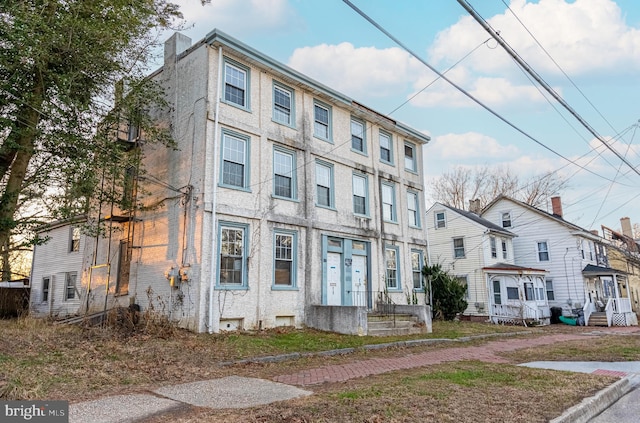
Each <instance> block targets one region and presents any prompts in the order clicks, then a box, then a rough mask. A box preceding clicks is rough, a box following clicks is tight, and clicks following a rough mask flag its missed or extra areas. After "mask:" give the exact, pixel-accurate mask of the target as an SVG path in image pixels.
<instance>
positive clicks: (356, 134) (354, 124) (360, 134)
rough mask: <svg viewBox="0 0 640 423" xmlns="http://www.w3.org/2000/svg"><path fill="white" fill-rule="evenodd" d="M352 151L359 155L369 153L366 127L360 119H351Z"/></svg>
mask: <svg viewBox="0 0 640 423" xmlns="http://www.w3.org/2000/svg"><path fill="white" fill-rule="evenodd" d="M351 149H352V150H355V151H357V152H359V153H363V154H366V153H367V140H366V138H365V125H364V122H363V121H362V120H360V119H356V118H351Z"/></svg>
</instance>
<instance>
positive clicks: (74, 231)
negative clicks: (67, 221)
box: [69, 226, 80, 253]
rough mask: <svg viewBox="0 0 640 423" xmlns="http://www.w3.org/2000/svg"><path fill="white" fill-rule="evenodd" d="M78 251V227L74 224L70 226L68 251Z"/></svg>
mask: <svg viewBox="0 0 640 423" xmlns="http://www.w3.org/2000/svg"><path fill="white" fill-rule="evenodd" d="M78 251H80V228H79V227H77V226H74V227H72V228H71V239H70V242H69V252H72V253H73V252H78Z"/></svg>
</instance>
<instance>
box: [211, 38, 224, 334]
mask: <svg viewBox="0 0 640 423" xmlns="http://www.w3.org/2000/svg"><path fill="white" fill-rule="evenodd" d="M222 64H223V61H222V46H219V47H218V86H217V88H216V110H215V117H214V119H215V120H214V126H213V152H212V153H213V175H211V178H212V181H213V193H212V195H211V263H210V266H209V333H218V332H220V320H219V319H214V318H213V309H214V307H213V300H214V295H213V291H214V288H215V286H216V243H217V235H218V229H217V219H216V208H217V194H218V158H217V155H218V132H219V131H218V129H219V125H220V122H219V115H220V93H221V92H222ZM214 325H215V327H214Z"/></svg>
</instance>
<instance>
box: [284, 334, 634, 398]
mask: <svg viewBox="0 0 640 423" xmlns="http://www.w3.org/2000/svg"><path fill="white" fill-rule="evenodd" d="M637 331H638V327H620V328H607V329H604V330H594V331H593V332H581V333H579V334H578V333H576V334H555V335H546V336H537V337H532V338H501V339H500V340H496V341H490V342H487V343H486V344H484V345H480V346H469V347H459V346H456V347H453V348H441V349H438V350H435V351H426V352H422V353H416V354H408V355H403V356H400V357H393V358H374V359H370V360H360V361H355V362H353V363H348V364H337V365H331V366H323V367H317V368H315V369H307V370H303V371H300V372H298V373H293V374H287V375H280V376H276V377H275V378H273V380H274V381H276V382H280V383H286V384H289V385H298V386H306V385H317V384H321V383H325V382H329V383H331V382H344V381H346V380H349V379H355V378H360V377H365V376H370V375H377V374H381V373H386V372H391V371H394V370H404V369H411V368H415V367H422V366H429V365H432V364H440V363H446V362H451V361H462V360H480V361H484V362H488V363H505V362H507V360H505V359H504V358H502V357H500V356H498V355H497V353H501V352H509V351H515V350H519V349H523V348H529V347H537V346H542V345H549V344H555V343H558V342H564V341H572V340H576V339H584V338H585V336H600V335H604V334H624V333H631V332H637Z"/></svg>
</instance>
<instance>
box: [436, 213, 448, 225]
mask: <svg viewBox="0 0 640 423" xmlns="http://www.w3.org/2000/svg"><path fill="white" fill-rule="evenodd" d="M434 217H435V221H436V229H442V228H445V227H446V226H447V220H446V215H445V213H444V212H443V211H439V212H435V213H434Z"/></svg>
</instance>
